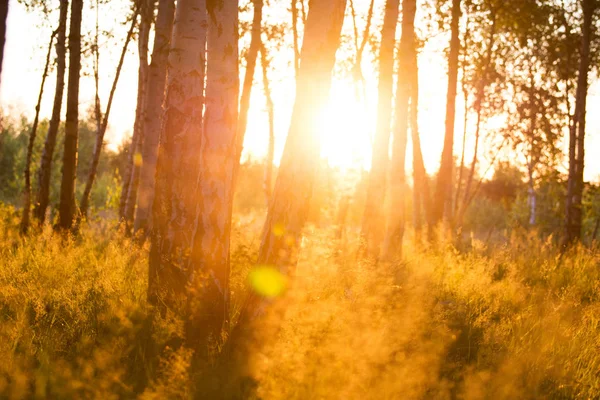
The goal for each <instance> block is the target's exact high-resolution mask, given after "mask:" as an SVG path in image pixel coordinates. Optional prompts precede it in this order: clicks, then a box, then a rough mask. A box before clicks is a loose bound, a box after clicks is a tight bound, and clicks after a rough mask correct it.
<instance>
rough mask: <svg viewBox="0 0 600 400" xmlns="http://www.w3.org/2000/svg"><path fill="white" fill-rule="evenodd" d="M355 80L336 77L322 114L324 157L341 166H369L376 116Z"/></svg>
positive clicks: (367, 167) (365, 167)
mask: <svg viewBox="0 0 600 400" xmlns="http://www.w3.org/2000/svg"><path fill="white" fill-rule="evenodd" d="M373 112H374V110H373V109H372V108H371V107H370V105H369V104H368V103H367V102H365V101H362V99H361V97H360V96H359V95H358V93H357V88H356V86H355V85H354V84H353V83H352V82H348V81H341V80H340V81H338V80H334V82H333V85H332V88H331V92H330V96H329V101H328V103H327V105H326V106H325V107H323V110H321V112H320V113H319V117H318V121H319V122H318V126H319V130H320V131H321V157H322V158H324V159H326V160H327V162H328V163H329V165H331V166H333V167H339V168H341V169H346V170H347V169H369V168H370V165H371V148H372V134H373V129H372V127H373V126H374V121H375V117H374V114H373Z"/></svg>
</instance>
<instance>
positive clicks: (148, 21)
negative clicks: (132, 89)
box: [123, 0, 154, 227]
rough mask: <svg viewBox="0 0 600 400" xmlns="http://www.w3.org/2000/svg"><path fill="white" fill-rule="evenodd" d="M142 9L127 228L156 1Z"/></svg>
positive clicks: (134, 193)
mask: <svg viewBox="0 0 600 400" xmlns="http://www.w3.org/2000/svg"><path fill="white" fill-rule="evenodd" d="M141 2H142V4H141V8H140V30H139V38H138V52H139V62H140V66H139V80H138V85H139V86H138V100H137V101H138V103H137V106H136V110H135V122H134V128H133V129H134V131H137V134H136V135H135V136H136V137H137V143H136V146H135V147H133V146H132V148H131V156H132V157H133V158H131V161H130V165H131V177H130V178H129V181H130V184H129V187H128V188H127V199H126V200H125V211H124V214H123V218H124V220H125V222H126V224H127V226H129V227H131V226H132V225H133V217H134V213H135V205H136V203H137V194H138V188H139V185H140V170H141V168H142V164H143V159H142V146H143V143H144V136H145V131H144V120H145V119H146V98H147V96H146V91H147V88H148V41H149V38H150V29H151V27H152V18H153V17H154V1H153V0H141Z"/></svg>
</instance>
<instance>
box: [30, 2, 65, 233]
mask: <svg viewBox="0 0 600 400" xmlns="http://www.w3.org/2000/svg"><path fill="white" fill-rule="evenodd" d="M68 12H69V1H68V0H61V1H60V11H59V22H58V31H57V36H56V89H55V91H54V104H53V106H52V116H51V117H50V124H49V125H48V133H47V134H46V141H45V143H44V150H43V152H42V158H41V161H40V167H39V170H38V192H37V200H36V202H35V206H34V209H33V214H34V216H35V217H36V218H37V219H38V221H39V222H40V224H43V223H44V221H45V219H46V209H47V208H48V203H49V202H50V178H51V172H52V156H53V155H54V147H56V136H57V135H58V127H59V125H60V116H61V110H62V103H63V93H64V89H65V70H66V66H67V65H66V56H67V51H66V46H65V44H66V38H67V14H68Z"/></svg>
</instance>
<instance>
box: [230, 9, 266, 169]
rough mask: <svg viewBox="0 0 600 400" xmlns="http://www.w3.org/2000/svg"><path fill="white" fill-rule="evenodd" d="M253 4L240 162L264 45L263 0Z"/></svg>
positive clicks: (239, 130) (240, 128)
mask: <svg viewBox="0 0 600 400" xmlns="http://www.w3.org/2000/svg"><path fill="white" fill-rule="evenodd" d="M252 4H253V5H254V18H253V20H252V31H251V38H250V48H249V49H248V55H247V56H246V73H245V75H244V84H243V86H242V94H241V96H240V112H239V120H238V126H237V137H236V141H235V142H236V155H237V159H238V164H239V160H240V159H241V157H242V150H243V149H244V137H245V136H246V128H247V126H248V111H249V109H250V98H251V95H252V85H253V83H254V71H255V70H256V58H257V57H258V52H259V50H260V49H261V46H262V44H261V43H262V40H261V37H260V35H261V22H262V9H263V0H253V1H252ZM238 168H239V166H236V167H235V171H234V174H235V175H237V170H238ZM235 179H236V177H235V176H234V180H235Z"/></svg>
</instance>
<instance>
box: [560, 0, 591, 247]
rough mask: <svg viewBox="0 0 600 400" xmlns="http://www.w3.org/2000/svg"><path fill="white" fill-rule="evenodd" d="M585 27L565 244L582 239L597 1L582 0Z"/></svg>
mask: <svg viewBox="0 0 600 400" xmlns="http://www.w3.org/2000/svg"><path fill="white" fill-rule="evenodd" d="M582 9H583V26H582V28H581V30H582V38H581V59H580V63H579V73H578V77H577V96H576V100H575V117H574V121H573V122H574V123H573V125H572V127H571V131H570V134H569V178H568V184H567V201H566V203H567V204H566V213H565V238H564V240H565V244H570V243H572V242H574V241H578V240H581V227H582V204H581V202H582V197H583V186H584V183H583V168H584V156H585V146H584V139H585V122H586V121H585V113H586V101H587V90H588V74H589V69H590V43H591V37H592V19H593V15H594V11H595V5H594V1H593V0H582Z"/></svg>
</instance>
